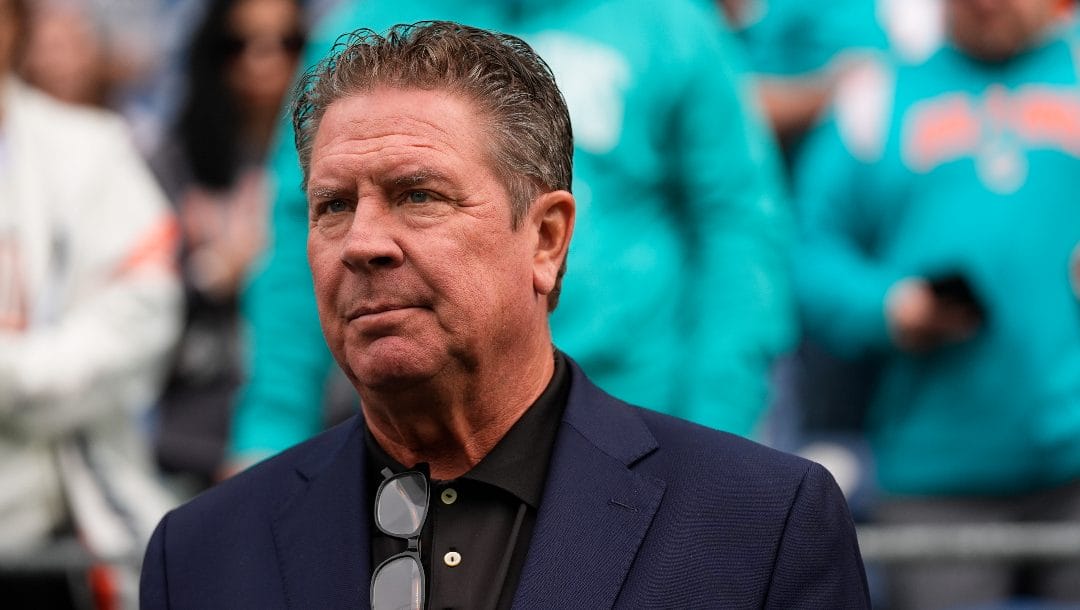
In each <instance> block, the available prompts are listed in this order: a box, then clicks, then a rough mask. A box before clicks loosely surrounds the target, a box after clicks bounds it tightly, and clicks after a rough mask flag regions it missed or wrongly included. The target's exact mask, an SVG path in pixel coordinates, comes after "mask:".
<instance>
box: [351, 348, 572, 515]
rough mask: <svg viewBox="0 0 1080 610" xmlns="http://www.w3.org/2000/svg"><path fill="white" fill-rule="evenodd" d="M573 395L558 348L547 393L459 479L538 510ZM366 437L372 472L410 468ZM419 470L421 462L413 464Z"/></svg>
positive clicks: (565, 365)
mask: <svg viewBox="0 0 1080 610" xmlns="http://www.w3.org/2000/svg"><path fill="white" fill-rule="evenodd" d="M569 395H570V374H569V365H568V364H567V361H566V356H564V355H563V354H562V352H559V351H558V350H556V351H555V372H554V373H553V374H552V376H551V381H549V382H548V385H547V387H546V388H545V389H544V391H543V393H541V394H540V396H539V397H538V398H537V399H536V401H535V402H533V404H532V405H531V406H530V407H529V408H528V409H527V410H526V411H525V413H524V414H523V415H522V416H521V417H520V418H518V420H517V422H515V423H514V425H513V426H511V427H510V430H508V431H507V433H506V434H505V435H504V436H503V438H502V439H501V440H500V441H499V442H498V443H496V444H495V447H493V448H492V450H491V451H490V452H488V454H487V455H486V456H484V458H483V459H482V460H480V463H478V464H477V465H476V466H473V468H472V470H470V471H469V472H467V473H465V474H463V475H461V477H460V478H461V479H468V480H471V481H476V482H479V483H485V484H487V485H491V486H494V487H498V488H499V489H503V490H505V491H508V492H510V493H511V494H513V495H514V496H515V497H517V498H518V499H519V500H521V501H522V502H525V503H526V504H528V505H529V506H531V507H532V508H533V509H537V508H539V506H540V498H541V496H542V495H543V492H544V482H545V480H546V479H547V470H548V462H549V461H550V459H551V450H552V448H553V447H554V445H555V436H556V435H557V434H558V430H559V423H560V422H561V421H562V415H563V411H564V410H565V409H566V401H567V399H568V397H569ZM364 441H365V446H366V449H367V454H368V458H369V460H370V461H369V463H370V464H371V466H372V469H371V471H373V472H379V471H380V470H381V469H382V468H384V467H386V468H390V470H392V471H394V472H402V471H404V470H408V468H406V467H405V466H403V465H401V464H399V463H398V462H397V461H396V460H395V459H394V458H392V457H390V455H389V454H387V453H386V451H384V450H383V448H382V447H381V446H380V445H379V443H378V441H376V440H375V437H374V436H372V434H371V431H370V430H367V429H365V433H364ZM419 468H420V466H419V465H418V466H416V467H414V469H419ZM424 470H425V471H426V469H424ZM381 480H382V479H381V477H376V478H375V479H373V483H374V485H376V486H377V485H378V484H379V483H380V482H381Z"/></svg>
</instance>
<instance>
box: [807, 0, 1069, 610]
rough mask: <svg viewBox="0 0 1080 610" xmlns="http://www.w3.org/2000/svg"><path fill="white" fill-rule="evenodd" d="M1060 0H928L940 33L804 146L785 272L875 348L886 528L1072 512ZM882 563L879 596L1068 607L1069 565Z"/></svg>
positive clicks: (825, 320) (877, 68)
mask: <svg viewBox="0 0 1080 610" xmlns="http://www.w3.org/2000/svg"><path fill="white" fill-rule="evenodd" d="M1072 8H1073V7H1072V2H1071V1H1068V2H1063V1H1061V0H946V3H945V10H946V15H945V17H946V28H947V29H946V31H947V34H948V39H949V41H950V44H948V45H947V46H945V47H943V48H942V49H941V50H940V51H939V52H937V53H936V54H934V55H933V56H932V57H930V58H929V59H928V60H926V61H925V62H921V63H917V64H908V63H905V62H903V61H901V60H894V61H891V62H884V61H883V62H879V63H875V64H867V65H865V66H864V67H862V68H860V69H859V70H856V71H854V72H853V73H851V74H850V75H849V76H848V77H847V78H846V79H845V81H844V82H843V83H842V84H841V85H840V88H839V91H838V94H837V98H836V103H835V106H834V108H833V109H832V113H831V116H830V118H829V119H828V120H827V121H826V122H825V123H824V124H823V125H822V126H821V127H820V128H819V129H818V130H817V131H816V133H815V134H814V135H813V136H812V139H811V140H810V141H808V142H807V143H806V146H805V149H804V151H803V160H802V163H801V165H800V168H799V169H800V171H799V177H798V180H797V183H798V201H799V206H800V211H801V213H802V217H803V221H804V226H803V240H804V243H803V246H802V248H801V249H800V251H799V253H798V257H797V260H798V263H797V269H796V284H797V291H798V294H799V297H800V299H801V304H802V310H803V314H804V318H805V320H806V329H807V332H808V333H810V335H811V336H812V337H815V338H817V339H819V340H821V341H822V342H823V343H824V344H826V345H828V346H830V347H831V348H832V349H834V350H836V352H837V353H839V354H841V355H853V354H858V353H874V354H878V355H879V356H880V357H881V358H882V360H883V363H884V364H883V371H882V375H881V379H880V381H879V383H878V384H877V387H876V388H875V393H874V398H873V401H872V404H871V406H870V411H869V413H868V418H867V424H866V425H867V431H868V434H869V436H870V441H871V445H872V447H873V450H874V459H875V460H876V463H877V476H878V483H879V484H880V486H881V488H882V490H883V493H884V494H885V496H884V498H883V500H882V504H881V506H880V507H879V508H878V510H877V518H878V519H879V520H880V521H882V522H884V523H933V524H951V523H974V522H1015V521H1061V522H1073V523H1075V522H1077V521H1080V316H1078V315H1077V308H1076V301H1075V297H1074V295H1073V294H1072V290H1071V288H1070V273H1069V261H1070V253H1071V251H1072V249H1073V248H1074V247H1075V245H1076V244H1077V241H1078V240H1080V206H1078V205H1077V204H1076V198H1075V180H1076V176H1077V175H1080V77H1078V75H1080V64H1078V63H1077V62H1078V57H1080V55H1078V53H1080V42H1078V39H1077V36H1076V30H1075V24H1073V23H1071V22H1070V21H1069V16H1070V13H1071V10H1072ZM1017 574H1018V572H1017V569H1016V566H1014V565H1011V564H1008V563H1005V562H996V561H969V562H966V563H950V562H945V561H935V560H929V559H928V560H926V561H924V562H919V563H913V564H906V565H902V566H897V567H896V569H894V570H891V571H890V573H889V583H890V589H891V591H892V594H891V604H890V606H889V607H890V608H899V609H907V608H919V609H933V608H946V607H954V606H957V605H963V604H977V603H997V602H1001V601H1002V600H1005V599H1008V598H1009V597H1010V596H1013V595H1016V594H1018V593H1030V594H1034V595H1037V596H1045V597H1046V598H1048V599H1053V600H1067V601H1070V602H1080V565H1077V564H1076V563H1075V562H1071V563H1068V562H1059V563H1043V564H1039V566H1038V568H1037V569H1035V570H1033V571H1031V572H1030V573H1027V574H1026V575H1025V576H1026V578H1023V579H1020V578H1018V577H1017Z"/></svg>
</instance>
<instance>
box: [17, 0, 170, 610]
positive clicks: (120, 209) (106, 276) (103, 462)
mask: <svg viewBox="0 0 1080 610" xmlns="http://www.w3.org/2000/svg"><path fill="white" fill-rule="evenodd" d="M26 25H27V6H26V4H25V3H24V2H23V0H0V553H2V554H3V555H4V556H5V557H6V558H8V559H11V558H13V557H22V558H26V559H27V560H30V559H32V557H33V554H34V553H35V552H36V551H39V550H41V549H43V548H44V547H47V546H48V545H50V543H53V542H55V541H56V540H58V539H59V538H61V537H64V536H69V537H70V536H77V537H78V539H79V540H80V541H81V542H82V543H83V544H84V545H85V546H86V547H87V549H88V550H89V551H90V552H91V553H93V554H94V555H95V556H98V557H106V558H119V559H123V558H125V557H130V556H131V554H132V553H134V552H136V551H138V550H139V549H140V548H141V547H142V545H143V544H145V541H146V539H147V538H148V537H149V534H150V531H151V529H152V528H153V525H154V522H155V520H156V519H158V518H159V517H160V515H161V514H163V513H164V511H165V510H166V509H168V508H169V506H170V505H171V503H172V501H171V498H169V497H168V495H167V494H165V493H164V492H163V491H162V489H161V488H159V487H158V486H157V483H156V481H155V479H154V478H153V476H152V474H151V472H152V471H151V468H149V466H150V463H151V462H150V459H149V458H150V456H149V451H148V450H147V446H146V444H145V443H144V441H145V439H144V437H143V435H142V431H141V430H140V420H141V419H142V418H144V417H145V413H146V410H147V409H148V407H150V405H151V404H152V403H153V401H154V400H155V399H156V397H157V394H158V391H159V389H160V382H161V379H162V374H163V372H164V366H165V363H166V359H167V355H168V352H169V350H170V349H171V348H172V346H173V344H174V341H175V339H176V335H177V332H178V327H179V307H180V298H181V294H180V290H179V282H178V280H177V277H176V273H175V269H174V255H175V253H174V250H175V244H176V228H175V222H174V220H173V217H172V215H171V214H170V213H169V210H168V207H167V203H166V201H165V198H164V197H163V195H162V194H161V192H160V189H159V188H158V187H157V185H156V184H155V182H154V179H153V177H152V175H151V174H150V172H149V171H148V170H147V168H146V167H145V164H144V163H143V162H142V160H141V159H140V158H139V157H138V154H137V153H136V151H135V149H134V147H133V146H132V143H131V141H130V138H129V134H128V132H127V130H126V128H125V127H124V125H123V123H122V122H121V120H120V119H119V118H118V117H116V116H114V115H112V114H108V113H106V112H104V111H100V110H92V109H88V108H79V107H76V106H71V105H68V104H65V103H62V102H59V101H56V100H54V99H52V98H50V97H48V96H46V95H45V94H43V93H41V92H38V91H35V90H34V89H32V88H30V87H28V86H27V85H26V84H24V83H23V82H21V81H20V80H19V79H18V78H16V77H15V76H14V75H13V73H12V68H13V65H14V64H15V62H16V60H17V56H18V52H19V50H20V47H21V46H22V44H23V41H24V38H23V36H24V34H25V33H26ZM112 576H113V577H115V578H118V579H119V580H116V581H114V582H113V584H114V585H116V586H119V587H120V590H121V591H124V592H126V593H128V594H130V593H132V587H134V584H135V581H134V579H133V574H129V573H127V572H124V571H118V572H116V573H114V574H113V575H112ZM60 578H61V579H62V578H63V577H62V576H61V577H60ZM62 584H63V583H62V582H61V585H62ZM65 589H66V587H63V586H60V587H57V586H53V584H51V583H49V581H48V577H47V576H42V577H41V578H37V577H36V576H34V577H30V576H28V577H24V578H19V577H15V576H11V575H0V590H3V591H4V599H3V600H2V603H3V605H4V606H5V607H6V608H11V607H20V606H21V605H22V604H24V603H25V604H27V605H29V606H30V607H51V604H53V603H54V602H55V603H56V604H57V605H58V606H59V607H62V604H63V603H64V602H63V601H62V600H63V598H64V597H65V595H66V591H65ZM24 594H25V597H23V595H24Z"/></svg>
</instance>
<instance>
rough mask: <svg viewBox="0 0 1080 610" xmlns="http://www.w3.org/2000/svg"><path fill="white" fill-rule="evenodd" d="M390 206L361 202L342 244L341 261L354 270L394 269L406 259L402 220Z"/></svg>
mask: <svg viewBox="0 0 1080 610" xmlns="http://www.w3.org/2000/svg"><path fill="white" fill-rule="evenodd" d="M395 221H396V218H395V216H394V214H393V212H391V211H390V210H388V209H386V207H385V206H382V205H377V204H366V205H365V204H363V203H361V204H360V205H358V206H357V208H356V211H355V213H354V214H353V219H352V224H351V225H350V227H349V232H348V233H347V234H346V235H345V242H344V244H342V249H341V261H342V262H343V263H344V264H345V266H346V267H348V268H349V270H351V271H354V272H359V273H363V272H370V271H374V270H376V269H391V268H394V267H397V266H399V265H401V264H402V263H403V262H405V252H404V251H403V250H402V249H401V245H400V243H398V239H399V231H398V229H399V228H400V227H398V223H397V222H395Z"/></svg>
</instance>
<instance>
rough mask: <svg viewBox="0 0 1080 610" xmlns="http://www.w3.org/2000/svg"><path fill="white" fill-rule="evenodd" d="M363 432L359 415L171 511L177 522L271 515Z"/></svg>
mask: <svg viewBox="0 0 1080 610" xmlns="http://www.w3.org/2000/svg"><path fill="white" fill-rule="evenodd" d="M361 431H362V425H361V423H360V421H359V416H354V417H352V418H349V419H348V420H346V421H345V422H342V423H341V424H338V425H337V426H335V427H333V428H330V429H329V430H326V431H324V432H322V433H320V434H318V435H317V436H314V437H312V438H311V439H308V440H306V441H304V442H302V443H300V444H298V445H296V446H294V447H291V448H289V449H286V450H285V451H283V452H281V453H279V454H277V455H274V456H272V457H269V458H267V459H265V460H263V461H262V462H259V463H257V464H255V465H254V466H252V467H250V468H248V469H247V470H245V471H243V472H241V473H239V474H237V475H236V476H233V477H231V478H229V479H227V480H225V481H222V482H221V483H219V484H218V485H215V486H214V487H211V488H210V489H208V490H206V491H204V492H203V493H201V494H199V495H197V496H195V497H194V498H192V499H191V500H189V501H187V502H186V503H184V504H183V505H181V506H180V507H178V508H176V509H174V510H173V511H172V513H170V515H172V516H173V523H175V520H176V518H180V519H183V518H184V517H191V518H194V519H195V520H203V519H206V518H207V517H210V518H213V517H214V516H215V515H236V514H237V513H238V512H240V513H249V514H250V513H266V514H267V515H270V514H272V513H273V511H276V510H277V508H278V507H279V506H281V504H282V503H284V502H286V501H288V499H289V498H291V497H292V496H293V495H294V494H295V493H296V492H297V491H298V490H299V489H300V488H301V487H303V486H304V485H305V484H306V482H307V481H308V480H310V479H311V478H312V477H314V476H315V475H316V474H317V473H318V471H319V470H321V469H322V468H323V467H325V466H326V464H328V463H329V462H330V461H331V460H333V459H334V458H335V457H336V456H337V455H338V453H339V452H341V451H343V450H345V447H346V445H348V444H349V441H350V439H352V437H353V436H354V435H358V434H360V433H361Z"/></svg>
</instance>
